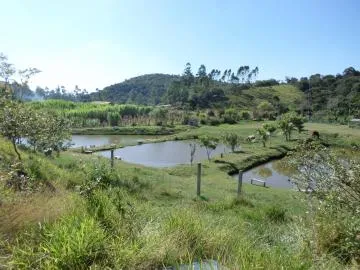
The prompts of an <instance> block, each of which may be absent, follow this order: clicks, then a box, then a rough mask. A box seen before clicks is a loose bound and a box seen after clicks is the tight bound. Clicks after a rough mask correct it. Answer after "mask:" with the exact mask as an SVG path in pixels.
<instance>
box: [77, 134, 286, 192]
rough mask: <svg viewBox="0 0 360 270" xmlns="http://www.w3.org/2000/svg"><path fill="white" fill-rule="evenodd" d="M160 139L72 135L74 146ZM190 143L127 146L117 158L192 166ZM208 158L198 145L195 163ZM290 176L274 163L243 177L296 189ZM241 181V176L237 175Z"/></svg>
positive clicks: (106, 153) (153, 164)
mask: <svg viewBox="0 0 360 270" xmlns="http://www.w3.org/2000/svg"><path fill="white" fill-rule="evenodd" d="M154 138H158V136H146V135H73V136H72V143H73V146H72V147H81V146H90V145H95V146H101V145H108V144H123V145H126V144H134V143H137V142H138V141H143V140H146V139H154ZM190 143H192V142H191V141H167V142H160V143H148V144H142V145H136V146H127V147H124V148H120V149H116V150H115V156H117V157H120V158H121V159H122V160H124V161H126V162H130V163H136V164H141V165H144V166H151V167H173V166H176V165H180V164H190V146H189V144H190ZM229 152H230V149H229V148H228V147H226V146H224V145H221V144H220V145H218V147H217V148H216V149H215V150H214V151H212V152H211V157H213V156H216V155H220V154H221V153H229ZM97 154H99V155H102V156H104V157H108V158H110V151H102V152H98V153H97ZM205 159H207V154H206V149H205V148H204V147H201V146H200V145H199V144H198V143H197V149H196V152H195V157H194V162H199V161H201V160H205ZM290 176H291V173H290V172H289V171H287V170H285V169H284V168H282V166H281V160H277V161H271V162H268V163H266V164H263V165H260V166H257V167H255V168H253V169H250V170H248V171H246V172H244V174H243V182H245V183H250V181H251V179H252V178H256V179H259V180H263V181H266V185H267V186H270V187H280V188H293V184H292V183H291V182H290V181H289V178H290ZM234 178H236V179H237V178H238V175H234Z"/></svg>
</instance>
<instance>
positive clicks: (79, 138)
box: [71, 135, 157, 147]
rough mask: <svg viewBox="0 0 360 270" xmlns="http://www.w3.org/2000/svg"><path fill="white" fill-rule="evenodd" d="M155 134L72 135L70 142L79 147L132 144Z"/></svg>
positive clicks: (152, 137)
mask: <svg viewBox="0 0 360 270" xmlns="http://www.w3.org/2000/svg"><path fill="white" fill-rule="evenodd" d="M154 138H157V136H147V135H73V136H72V140H71V143H72V144H73V145H72V147H81V146H84V147H85V146H90V145H95V146H102V145H109V144H122V145H128V144H134V143H137V142H138V141H143V140H146V139H154Z"/></svg>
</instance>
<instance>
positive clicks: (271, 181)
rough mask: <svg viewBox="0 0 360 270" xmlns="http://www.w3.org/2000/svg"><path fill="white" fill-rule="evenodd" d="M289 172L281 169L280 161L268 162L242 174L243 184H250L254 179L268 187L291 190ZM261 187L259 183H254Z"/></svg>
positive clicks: (236, 175) (235, 176)
mask: <svg viewBox="0 0 360 270" xmlns="http://www.w3.org/2000/svg"><path fill="white" fill-rule="evenodd" d="M238 176H239V175H238V174H235V175H233V177H234V178H236V179H238ZM290 176H291V172H290V171H289V170H288V169H286V168H283V166H282V164H281V160H276V161H270V162H268V163H265V164H263V165H260V166H257V167H254V168H252V169H250V170H248V171H246V172H244V173H243V182H244V183H251V179H252V178H255V179H258V180H262V181H265V182H266V186H268V187H277V188H293V187H294V184H292V183H291V182H290V181H289V179H290ZM254 184H257V185H261V184H260V183H255V182H254Z"/></svg>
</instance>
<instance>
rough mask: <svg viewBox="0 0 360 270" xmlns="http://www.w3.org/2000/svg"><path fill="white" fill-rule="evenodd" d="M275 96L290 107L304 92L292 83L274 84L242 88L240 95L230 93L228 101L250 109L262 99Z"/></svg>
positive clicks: (301, 97)
mask: <svg viewBox="0 0 360 270" xmlns="http://www.w3.org/2000/svg"><path fill="white" fill-rule="evenodd" d="M275 96H277V97H278V98H279V99H280V102H281V103H282V104H285V105H286V106H290V107H291V105H293V104H297V103H298V102H300V101H302V100H303V99H304V94H303V93H302V92H301V91H300V90H299V89H297V88H296V87H294V86H292V85H275V86H271V87H255V88H250V89H247V90H243V91H242V92H241V94H240V95H236V94H232V95H230V101H231V103H232V104H234V105H236V106H240V107H241V108H244V109H250V110H252V109H253V108H254V107H256V106H257V105H258V104H259V103H261V102H262V101H265V100H266V101H269V100H273V99H274V97H275Z"/></svg>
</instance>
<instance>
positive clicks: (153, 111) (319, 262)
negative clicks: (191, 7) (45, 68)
mask: <svg viewBox="0 0 360 270" xmlns="http://www.w3.org/2000/svg"><path fill="white" fill-rule="evenodd" d="M0 60H1V65H0V68H1V76H3V77H4V78H5V84H4V87H1V88H0V105H1V106H0V120H1V121H0V134H1V137H0V161H1V163H0V267H1V268H3V267H4V268H13V269H19V268H25V269H28V268H34V269H87V268H92V269H107V268H114V269H159V268H164V267H168V266H173V267H175V268H176V267H178V266H180V265H182V264H188V263H192V262H194V261H200V262H201V261H206V260H216V261H217V262H218V263H220V265H222V266H225V267H226V268H230V269H238V268H240V269H256V268H262V269H279V268H280V269H343V268H349V269H351V268H353V269H356V268H358V267H359V264H360V245H359V243H360V242H359V237H360V231H359V228H360V219H359V216H358V213H359V211H360V203H359V202H360V184H359V183H360V182H359V179H360V160H359V159H360V158H359V149H360V145H359V143H358V142H359V140H360V133H359V130H355V129H350V128H348V127H346V126H338V127H334V126H328V125H318V124H307V125H304V122H305V119H304V117H303V116H302V115H301V114H298V113H297V112H296V110H290V109H291V108H289V107H287V108H285V110H283V109H284V108H283V107H282V106H281V103H279V98H277V99H276V98H275V97H274V102H277V105H278V106H275V105H274V104H272V103H271V102H270V101H269V100H267V101H263V102H260V103H259V104H258V105H257V107H256V109H255V110H253V111H251V112H249V111H241V112H240V111H238V110H237V109H234V108H230V109H226V110H223V109H221V106H222V105H224V104H226V103H221V102H222V101H225V99H223V98H224V95H223V94H222V92H221V91H223V90H222V89H215V88H211V86H212V87H213V86H214V83H215V81H214V78H213V76H219V75H220V72H219V71H218V70H213V71H212V72H211V73H210V74H211V75H212V77H211V78H209V77H208V74H206V69H205V66H201V68H200V69H199V72H198V74H197V75H196V78H194V77H192V74H191V69H190V66H187V70H185V72H184V76H182V77H181V81H180V82H179V81H177V82H175V83H174V84H171V85H170V86H169V89H172V90H171V91H172V94H174V95H175V97H176V96H177V94H178V93H186V90H191V91H194V92H193V93H192V94H194V95H192V98H191V99H190V100H187V101H186V100H185V101H181V102H180V103H187V102H189V105H190V107H191V108H202V109H203V108H206V106H207V105H209V104H210V103H211V108H212V109H210V110H198V111H187V110H176V109H173V108H171V109H169V110H168V109H167V108H166V107H156V108H155V107H146V106H134V105H112V104H98V103H92V104H90V103H73V102H64V101H48V102H45V103H30V104H24V103H22V102H20V101H19V100H17V96H16V91H15V90H14V89H15V88H14V85H11V84H9V78H10V76H11V75H13V74H14V72H15V69H13V68H12V66H11V65H9V64H8V63H7V62H6V61H7V58H6V57H4V56H3V55H0ZM37 72H39V71H38V70H36V69H27V70H24V71H20V72H19V75H23V76H24V77H25V80H24V81H22V87H25V88H26V86H27V80H28V79H29V78H30V77H31V76H32V75H34V74H36V73H37ZM257 72H258V69H257V68H255V69H254V70H252V71H250V69H249V67H247V66H245V67H241V68H239V71H238V73H237V75H238V76H240V78H242V80H247V82H246V83H247V84H249V83H251V78H252V76H256V74H257ZM349 72H350V73H349ZM352 73H354V72H352V70H347V71H346V72H344V75H343V76H344V78H343V77H341V78H340V80H342V79H344V80H347V79H348V76H349V74H350V75H351V76H350V77H352V76H358V74H357V73H356V71H355V73H354V74H352ZM237 75H235V74H234V73H232V72H231V70H226V72H225V75H223V77H222V78H221V80H220V82H219V83H218V82H216V84H218V85H226V87H228V86H229V85H230V86H231V87H234V89H235V90H236V89H240V90H245V88H244V89H243V87H244V85H238V83H239V78H237ZM184 79H185V80H184ZM266 83H270V84H273V83H274V82H271V81H270V82H266ZM184 86H186V87H187V88H188V89H185V90H184V89H183V87H184ZM262 86H264V85H262ZM209 87H210V88H211V89H210V90H209V91H208V89H207V88H209ZM238 87H239V88H238ZM355 90H356V89H355ZM179 91H180V92H179ZM184 91H185V92H184ZM257 94H258V95H259V98H260V97H261V96H262V93H261V92H258V93H257ZM180 97H182V96H181V95H180ZM292 97H293V95H289V96H287V97H286V98H292ZM167 98H170V96H169V93H168V95H167ZM212 98H215V100H213V99H212ZM20 99H21V98H20ZM265 99H269V98H268V97H266V98H265ZM204 101H205V103H206V102H207V103H208V104H205V105H204V104H203V102H204ZM352 101H353V100H352ZM209 102H210V103H209ZM213 102H215V103H213ZM174 103H177V101H176V100H175V102H174ZM181 105H184V104H181ZM218 106H219V107H218ZM185 108H186V106H185ZM213 108H216V110H215V109H213ZM288 110H290V111H289V112H286V111H288ZM285 112H286V113H285ZM349 112H350V110H349ZM169 114H170V115H169ZM348 116H349V115H348ZM275 117H277V121H276V122H275V121H266V122H260V121H259V122H252V121H248V120H249V119H257V120H261V119H274V118H275ZM69 118H70V119H71V120H72V121H71V122H69V121H68V120H69ZM179 124H184V126H180V125H179ZM70 125H72V128H73V131H74V130H75V129H74V128H80V129H79V130H78V132H80V133H81V132H94V133H97V132H103V131H104V130H106V131H107V132H110V133H112V134H113V133H117V134H120V133H122V132H139V131H141V132H142V133H144V132H154V134H167V135H166V136H165V137H163V138H161V139H158V140H157V141H159V140H183V139H192V140H199V142H200V143H201V145H202V146H204V147H205V148H206V151H207V156H208V161H203V171H202V192H201V196H195V183H194V182H195V181H194V180H195V176H196V168H195V166H192V165H183V166H177V167H174V168H167V169H161V170H160V169H153V168H146V167H142V166H138V165H133V164H127V163H124V162H122V161H118V160H117V161H115V165H114V166H110V164H109V160H107V159H105V158H101V157H99V156H96V155H94V156H91V155H82V154H80V153H76V152H62V150H65V149H66V145H65V143H66V140H67V139H68V138H69V136H70ZM199 125H201V126H200V127H199ZM105 126H106V127H105ZM119 126H123V127H120V128H119ZM144 126H146V127H144ZM84 127H87V128H90V129H86V130H84V129H83V128H84ZM23 138H26V139H27V142H28V145H29V146H30V147H29V146H26V147H25V146H23V145H19V144H18V142H19V140H21V139H23ZM220 141H222V142H224V143H225V144H226V145H228V146H229V148H231V149H232V151H231V153H226V154H225V156H220V157H211V151H212V150H213V149H214V148H215V147H216V145H217V144H218V143H219V142H220ZM190 149H191V151H190V153H191V154H190V155H189V160H190V161H191V163H192V161H193V156H194V153H195V151H196V149H195V147H194V144H190ZM53 151H55V152H56V155H53ZM174 154H176V153H174ZM283 156H286V157H285V159H284V162H283V163H281V164H282V165H281V166H282V167H283V169H284V170H286V171H287V172H289V173H291V177H292V180H293V182H294V183H296V186H297V187H298V188H299V191H301V192H296V191H294V190H282V189H275V188H268V189H266V188H262V187H258V186H252V185H247V184H244V188H243V191H242V193H241V194H240V195H238V194H237V193H236V189H237V186H236V181H234V179H233V178H232V177H231V176H229V173H235V172H237V171H238V170H246V169H248V168H251V167H253V166H254V165H256V164H259V163H262V162H265V161H267V160H270V159H273V158H278V157H283Z"/></svg>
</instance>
